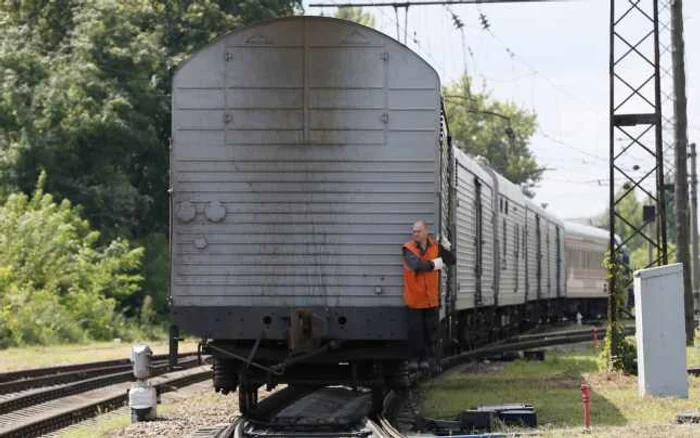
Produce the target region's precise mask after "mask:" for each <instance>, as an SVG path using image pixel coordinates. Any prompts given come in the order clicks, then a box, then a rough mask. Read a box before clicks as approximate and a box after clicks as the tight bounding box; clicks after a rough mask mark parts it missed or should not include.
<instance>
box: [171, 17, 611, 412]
mask: <svg viewBox="0 0 700 438" xmlns="http://www.w3.org/2000/svg"><path fill="white" fill-rule="evenodd" d="M172 91H173V101H172V109H173V119H172V120H173V121H172V150H171V164H170V166H171V224H170V225H171V227H170V230H171V239H170V243H171V282H170V283H171V284H170V287H171V291H170V293H171V299H172V314H173V320H174V324H175V325H176V326H177V327H178V328H179V329H180V330H182V331H184V332H187V333H189V334H193V335H197V336H201V337H203V338H206V339H207V343H206V345H205V348H206V351H207V352H208V353H210V354H212V355H213V357H214V386H215V388H216V389H217V390H220V391H223V392H228V391H234V390H236V389H238V390H239V397H240V401H241V409H242V410H243V411H246V410H249V409H250V408H252V407H253V406H254V405H255V403H256V394H257V388H258V387H259V386H261V385H264V384H268V385H274V384H277V383H289V384H319V383H324V384H358V385H369V386H372V387H374V388H382V387H385V386H391V385H397V384H400V379H399V378H397V376H400V375H401V373H402V370H403V369H404V368H403V367H404V364H405V359H406V350H407V349H406V347H407V344H408V342H409V340H408V339H407V327H406V320H405V309H404V304H403V300H402V268H401V266H402V260H401V245H402V244H403V243H404V242H405V241H407V240H408V239H409V238H410V230H411V225H412V224H413V222H415V221H416V220H417V219H424V220H425V221H426V222H427V223H428V224H429V226H430V227H431V229H432V230H433V231H434V232H435V233H441V234H443V235H446V236H448V238H449V239H450V240H451V241H452V242H453V244H454V246H455V251H456V254H457V264H456V266H454V267H451V268H449V269H446V270H445V271H444V272H443V273H442V285H441V295H442V299H441V309H440V310H441V317H442V347H443V350H444V351H460V350H462V349H466V348H470V347H473V346H474V345H478V344H480V343H483V342H485V341H487V340H489V339H494V338H496V337H498V336H501V335H503V333H505V332H513V331H517V330H518V329H519V328H520V327H523V326H525V325H527V324H534V323H536V322H537V321H541V320H543V319H547V318H555V317H559V316H560V315H561V314H562V312H564V311H565V309H566V308H567V306H566V300H567V293H568V292H567V286H568V287H572V288H573V289H572V293H574V292H575V294H576V295H575V297H576V299H582V298H585V294H586V293H587V292H586V289H585V287H586V284H582V286H584V287H583V288H581V287H579V286H580V285H579V284H578V283H575V281H574V279H573V277H571V276H572V275H573V276H576V275H579V272H583V273H584V274H585V275H588V274H589V272H588V271H585V272H584V271H578V270H576V269H571V266H569V267H568V268H567V264H566V260H567V254H569V255H570V257H572V259H573V260H578V258H577V257H578V252H576V251H578V249H571V250H569V249H568V247H567V245H569V244H572V245H583V244H584V243H582V241H581V240H580V239H579V240H567V237H566V236H567V228H566V226H565V225H564V224H563V223H562V222H561V221H560V220H559V219H557V218H556V217H554V216H553V215H551V214H549V213H548V212H547V211H546V210H543V209H542V208H540V207H538V206H536V205H535V204H533V203H532V202H530V201H529V200H528V199H527V198H525V197H524V196H523V195H522V192H521V190H520V189H519V188H518V187H517V186H515V185H514V184H512V183H510V182H509V181H507V180H506V179H505V178H503V177H502V176H500V175H498V174H497V173H496V172H494V171H493V170H492V169H490V168H489V167H488V165H486V164H484V163H481V162H478V160H475V159H473V158H470V157H469V156H467V155H466V154H465V153H463V152H462V151H460V150H459V149H457V148H454V147H452V145H451V144H450V138H449V133H448V130H447V118H449V114H447V115H446V114H444V111H443V110H442V105H441V96H440V92H441V89H440V81H439V78H438V74H437V73H436V72H435V70H434V69H433V68H432V67H431V66H430V65H429V64H428V63H427V62H425V61H424V60H423V59H421V58H420V57H419V56H418V55H416V54H415V53H413V52H412V51H411V50H409V49H408V48H407V47H405V46H403V45H401V44H400V43H398V42H396V41H395V40H393V39H391V38H390V37H388V36H386V35H383V34H381V33H379V32H377V31H374V30H372V29H369V28H366V27H363V26H361V25H358V24H355V23H352V22H347V21H342V20H336V19H330V18H322V17H291V18H284V19H279V20H274V21H269V22H264V23H261V24H258V25H255V26H252V27H248V28H244V29H239V30H236V31H235V32H232V33H230V34H227V35H225V36H223V37H222V38H220V39H218V40H217V41H215V42H213V43H212V44H210V45H209V46H207V47H205V48H203V49H202V50H200V51H198V52H197V53H195V54H194V55H193V56H192V57H191V58H190V59H188V60H187V61H186V62H185V63H184V64H183V65H182V66H180V68H179V69H178V70H177V72H176V73H175V76H174V79H173V90H172ZM571 236H572V239H574V238H575V239H578V237H575V236H579V235H578V234H576V235H574V234H572V235H571ZM579 237H580V236H579ZM584 240H585V239H584ZM596 248H597V247H596ZM591 250H593V247H591ZM591 274H593V273H592V272H591ZM599 292H600V291H598V290H596V291H595V293H596V294H598V293H599ZM597 296H598V295H596V297H597ZM397 382H399V383H397Z"/></svg>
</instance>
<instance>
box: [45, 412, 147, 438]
mask: <svg viewBox="0 0 700 438" xmlns="http://www.w3.org/2000/svg"><path fill="white" fill-rule="evenodd" d="M159 408H160V407H159ZM130 424H131V417H130V416H129V410H128V409H119V410H116V411H113V412H109V413H106V414H104V415H100V416H98V417H96V418H94V419H91V420H88V421H86V422H85V423H83V424H79V425H76V426H72V427H70V428H68V429H66V430H64V431H62V432H59V433H58V437H59V438H95V437H101V436H104V435H106V434H108V433H109V432H113V431H116V430H120V429H124V428H126V427H127V426H129V425H130Z"/></svg>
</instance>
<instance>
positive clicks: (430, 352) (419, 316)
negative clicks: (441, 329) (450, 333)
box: [406, 307, 440, 360]
mask: <svg viewBox="0 0 700 438" xmlns="http://www.w3.org/2000/svg"><path fill="white" fill-rule="evenodd" d="M406 314H407V316H408V317H407V318H406V319H407V321H408V345H409V351H410V354H411V359H416V360H427V359H435V358H436V356H435V344H436V342H437V333H438V323H439V319H440V314H439V312H438V308H437V307H431V308H429V309H411V308H408V307H407V308H406Z"/></svg>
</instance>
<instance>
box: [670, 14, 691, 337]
mask: <svg viewBox="0 0 700 438" xmlns="http://www.w3.org/2000/svg"><path fill="white" fill-rule="evenodd" d="M671 48H672V49H671V50H672V54H673V56H672V58H673V95H674V101H673V105H674V114H675V116H676V117H675V129H674V133H675V137H676V138H675V152H676V160H675V165H676V178H675V179H676V181H675V186H676V189H675V191H674V200H675V205H676V228H677V229H678V241H677V242H676V254H677V260H678V262H679V263H682V264H683V292H684V298H685V343H686V345H693V342H694V340H695V321H694V318H693V288H692V286H691V284H692V279H691V270H690V230H689V227H690V219H689V214H688V134H687V130H688V112H687V105H688V103H687V99H686V96H685V44H684V42H683V1H682V0H671Z"/></svg>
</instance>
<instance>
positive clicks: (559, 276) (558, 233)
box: [556, 225, 563, 298]
mask: <svg viewBox="0 0 700 438" xmlns="http://www.w3.org/2000/svg"><path fill="white" fill-rule="evenodd" d="M556 233H557V240H556V242H557V298H561V296H562V295H563V294H562V292H563V291H562V284H561V228H560V227H559V226H558V225H557V226H556Z"/></svg>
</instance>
